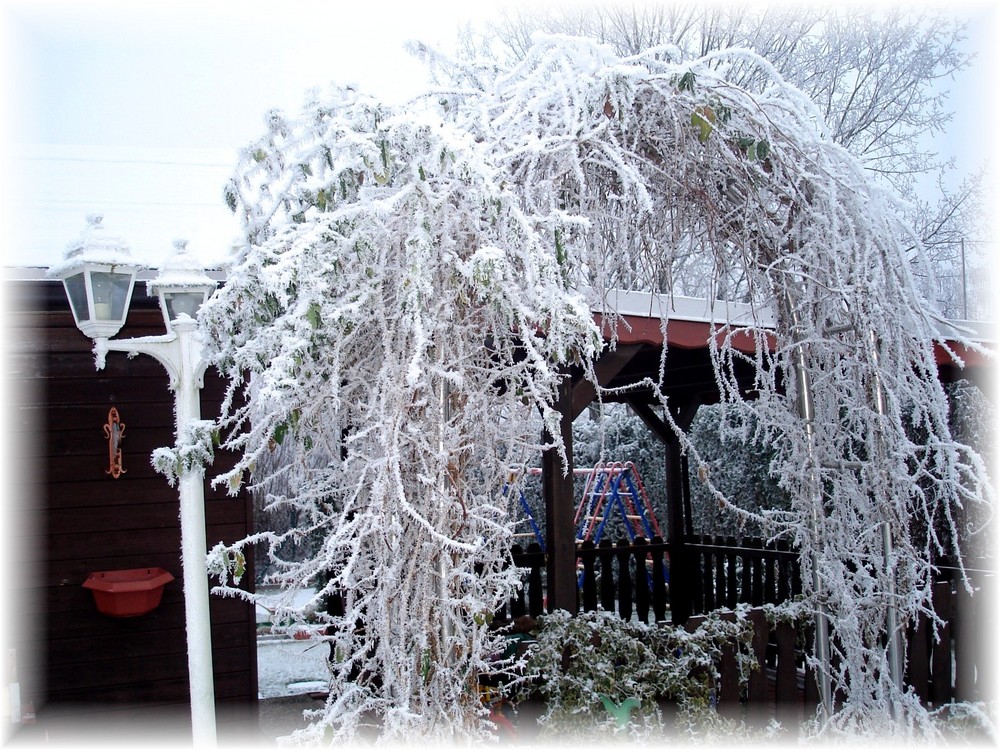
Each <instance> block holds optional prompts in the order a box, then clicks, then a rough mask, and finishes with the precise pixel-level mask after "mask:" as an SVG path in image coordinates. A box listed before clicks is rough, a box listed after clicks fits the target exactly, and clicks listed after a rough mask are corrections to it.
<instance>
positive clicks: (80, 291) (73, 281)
mask: <svg viewBox="0 0 1000 750" xmlns="http://www.w3.org/2000/svg"><path fill="white" fill-rule="evenodd" d="M63 286H64V287H66V296H67V297H69V304H70V306H71V307H72V308H73V315H75V316H76V319H77V321H78V322H83V321H85V320H90V307H89V306H88V305H87V282H86V280H85V279H84V274H83V272H80V273H78V274H74V275H73V276H68V277H66V278H65V279H63Z"/></svg>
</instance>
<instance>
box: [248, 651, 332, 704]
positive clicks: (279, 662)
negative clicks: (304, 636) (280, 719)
mask: <svg viewBox="0 0 1000 750" xmlns="http://www.w3.org/2000/svg"><path fill="white" fill-rule="evenodd" d="M328 651H329V648H328V646H327V645H326V644H325V643H321V642H320V641H316V640H312V639H310V640H302V641H297V640H294V639H292V638H273V637H270V636H264V637H259V638H258V639H257V692H258V696H259V697H260V698H280V697H284V696H289V695H304V694H306V693H313V692H324V691H326V688H327V668H326V655H327V653H328Z"/></svg>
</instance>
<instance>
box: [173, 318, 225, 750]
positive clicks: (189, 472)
mask: <svg viewBox="0 0 1000 750" xmlns="http://www.w3.org/2000/svg"><path fill="white" fill-rule="evenodd" d="M196 328H197V323H196V322H195V321H194V320H192V319H190V318H188V319H187V320H183V319H182V320H177V321H174V323H173V329H174V331H175V332H176V333H177V343H178V350H179V353H180V363H179V366H178V368H177V369H178V373H177V390H176V391H175V393H174V398H175V402H176V421H177V424H176V428H177V436H178V438H179V437H180V436H181V435H182V434H183V430H184V428H185V427H186V426H189V425H191V424H193V423H194V422H196V421H197V420H199V419H201V403H200V395H199V394H200V388H199V387H198V379H199V378H198V359H199V357H198V355H197V353H196V351H195V344H196V342H195V339H194V332H195V329H196ZM179 485H180V522H181V560H182V564H183V568H184V573H183V579H184V624H185V628H186V631H187V645H188V679H189V683H190V691H191V732H192V739H193V742H194V746H195V747H214V746H215V744H216V730H215V685H214V677H213V670H212V620H211V615H210V610H209V599H208V572H207V570H206V568H205V554H206V550H207V549H208V545H207V543H206V534H205V471H204V467H202V466H200V465H199V466H194V467H189V468H186V469H184V470H183V473H182V474H181V477H180V481H179Z"/></svg>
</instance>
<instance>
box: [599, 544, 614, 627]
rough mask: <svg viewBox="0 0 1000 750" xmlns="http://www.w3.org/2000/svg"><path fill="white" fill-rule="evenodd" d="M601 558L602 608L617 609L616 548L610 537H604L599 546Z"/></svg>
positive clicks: (605, 609) (607, 610) (611, 610)
mask: <svg viewBox="0 0 1000 750" xmlns="http://www.w3.org/2000/svg"><path fill="white" fill-rule="evenodd" d="M598 556H599V557H600V560H601V609H603V610H604V611H605V612H614V611H615V550H614V545H613V544H612V543H611V540H610V539H602V540H601V543H600V545H599V546H598Z"/></svg>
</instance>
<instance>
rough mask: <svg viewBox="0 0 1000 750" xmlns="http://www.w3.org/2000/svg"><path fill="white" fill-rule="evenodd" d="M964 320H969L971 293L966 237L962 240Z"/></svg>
mask: <svg viewBox="0 0 1000 750" xmlns="http://www.w3.org/2000/svg"><path fill="white" fill-rule="evenodd" d="M961 250H962V320H968V319H969V293H968V288H967V286H966V280H965V279H966V276H965V237H963V238H962V244H961Z"/></svg>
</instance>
